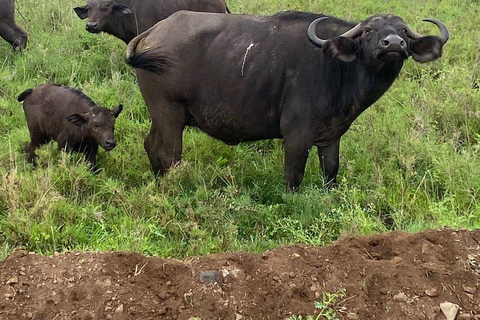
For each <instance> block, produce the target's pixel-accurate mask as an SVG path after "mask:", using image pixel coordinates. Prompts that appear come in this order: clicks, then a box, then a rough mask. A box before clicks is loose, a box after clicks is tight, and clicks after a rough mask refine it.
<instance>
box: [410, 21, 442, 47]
mask: <svg viewBox="0 0 480 320" xmlns="http://www.w3.org/2000/svg"><path fill="white" fill-rule="evenodd" d="M422 21H427V22H431V23H433V24H435V25H436V26H437V27H438V28H439V29H440V37H438V38H439V39H440V42H441V43H442V45H444V44H445V43H446V42H447V41H448V38H449V37H450V35H449V33H448V29H447V27H446V26H445V25H444V24H443V23H442V22H440V21H438V20H434V19H423V20H422ZM407 36H408V37H409V38H412V39H418V38H421V37H423V36H422V35H421V34H419V33H416V32H415V31H412V30H410V28H408V27H407Z"/></svg>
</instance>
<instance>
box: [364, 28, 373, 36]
mask: <svg viewBox="0 0 480 320" xmlns="http://www.w3.org/2000/svg"><path fill="white" fill-rule="evenodd" d="M370 32H372V29H370V28H365V30H363V33H364V34H365V35H369V34H370Z"/></svg>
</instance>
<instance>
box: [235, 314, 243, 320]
mask: <svg viewBox="0 0 480 320" xmlns="http://www.w3.org/2000/svg"><path fill="white" fill-rule="evenodd" d="M242 319H243V316H242V315H241V314H238V313H235V320H242Z"/></svg>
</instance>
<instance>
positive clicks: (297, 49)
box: [126, 11, 448, 190]
mask: <svg viewBox="0 0 480 320" xmlns="http://www.w3.org/2000/svg"><path fill="white" fill-rule="evenodd" d="M430 22H433V23H434V24H436V25H437V26H438V27H439V28H440V32H441V35H440V36H439V37H437V36H422V35H419V34H417V33H415V32H413V31H412V30H410V28H409V27H408V26H407V25H406V23H405V22H404V21H403V20H402V19H401V18H399V17H397V16H392V15H376V16H372V17H369V18H368V19H366V20H364V21H362V22H361V23H358V24H357V23H352V22H348V21H343V20H339V19H336V18H334V17H325V16H322V15H319V14H309V13H301V12H286V13H280V14H277V15H274V16H271V17H252V16H241V15H222V14H211V13H196V12H186V11H182V12H178V13H176V14H174V15H172V16H171V17H169V18H167V19H165V20H163V21H161V22H159V23H158V24H156V25H155V26H154V27H153V28H151V29H149V30H147V31H146V32H144V33H143V34H141V35H139V36H138V37H136V38H135V39H133V40H132V41H131V42H130V43H129V45H128V48H127V56H126V59H127V62H128V63H129V64H131V65H132V66H133V67H135V68H138V69H137V74H142V77H138V80H139V86H140V89H141V92H142V95H143V97H144V99H145V101H146V103H147V106H148V108H149V111H150V114H151V116H152V126H151V129H150V132H149V134H148V136H147V138H146V140H145V144H144V146H145V149H146V151H147V154H148V156H149V159H150V162H151V165H152V168H153V170H154V172H156V173H159V174H163V173H165V171H166V170H167V169H168V168H169V167H171V166H172V165H174V164H176V163H177V162H178V161H180V158H181V152H182V132H183V129H184V127H185V126H186V125H189V126H196V127H198V128H200V129H201V130H203V131H204V132H206V133H207V134H209V135H210V136H212V137H215V138H217V139H220V140H222V141H224V142H225V143H227V144H237V143H240V142H243V141H254V140H261V139H272V138H283V139H284V145H285V179H286V182H287V188H288V189H290V190H295V189H296V188H298V186H299V185H300V183H301V181H302V179H303V175H304V169H305V164H306V160H307V156H308V152H309V150H310V148H311V147H312V146H316V147H317V149H318V155H319V157H320V166H321V169H322V170H323V172H324V175H325V176H326V179H327V181H328V182H329V183H330V184H335V183H336V176H337V172H338V169H339V146H340V138H341V136H342V135H343V134H344V133H345V132H346V131H347V130H348V128H349V127H350V125H351V124H352V122H353V121H354V120H355V119H356V118H357V117H358V116H359V115H360V114H361V113H362V112H363V111H364V110H365V109H367V108H368V107H369V106H370V105H371V104H373V103H374V102H375V101H376V100H377V99H378V98H380V96H382V95H383V94H384V93H385V92H386V91H387V90H388V88H389V87H390V85H391V84H392V83H393V81H394V80H395V78H396V77H397V76H398V74H399V72H400V70H401V68H402V66H403V63H404V61H405V60H406V59H407V58H408V57H409V56H413V58H414V59H415V60H417V61H420V62H427V61H430V60H433V59H436V58H439V57H440V56H441V54H442V47H443V45H444V44H445V42H446V41H447V40H448V31H447V29H446V27H445V26H444V25H443V24H442V23H441V22H439V21H436V20H430ZM307 30H308V31H307ZM139 69H141V70H139Z"/></svg>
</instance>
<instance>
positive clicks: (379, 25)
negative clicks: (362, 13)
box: [308, 15, 449, 65]
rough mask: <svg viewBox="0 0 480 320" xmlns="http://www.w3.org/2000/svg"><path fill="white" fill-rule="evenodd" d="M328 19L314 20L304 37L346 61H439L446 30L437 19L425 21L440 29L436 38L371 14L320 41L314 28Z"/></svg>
mask: <svg viewBox="0 0 480 320" xmlns="http://www.w3.org/2000/svg"><path fill="white" fill-rule="evenodd" d="M327 19H328V17H322V18H318V19H316V20H315V21H313V22H312V23H311V24H310V26H309V28H308V37H309V39H310V41H311V42H312V43H313V44H314V45H316V46H317V47H320V48H323V49H324V50H325V51H328V52H330V54H331V55H333V56H335V57H337V58H338V59H340V60H342V61H346V62H350V61H353V60H355V59H357V58H359V57H362V59H364V60H365V62H366V63H367V64H371V65H379V64H383V63H384V62H386V63H388V62H403V61H404V60H405V59H407V58H408V57H409V56H412V57H413V59H414V60H416V61H419V62H428V61H431V60H435V59H437V58H440V57H441V55H442V47H443V45H444V44H445V43H446V42H447V40H448V38H449V34H448V30H447V28H446V27H445V25H444V24H443V23H441V22H440V21H437V20H432V19H425V20H424V21H428V22H431V23H434V24H435V25H437V26H438V28H439V29H440V36H439V37H436V36H422V35H420V34H418V33H416V32H414V31H412V30H411V29H410V28H409V27H408V26H407V24H406V23H405V22H404V21H403V20H402V19H401V18H400V17H397V16H393V15H375V16H372V17H370V18H368V19H366V20H365V21H362V22H360V23H359V24H357V25H356V26H355V27H353V28H352V29H350V30H348V31H347V32H345V33H343V34H342V35H340V36H339V37H337V38H335V39H320V38H319V37H318V36H317V35H316V32H315V28H316V26H317V25H318V24H319V23H321V22H322V21H325V20H327Z"/></svg>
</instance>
